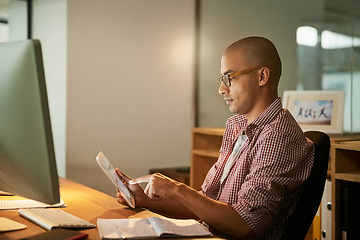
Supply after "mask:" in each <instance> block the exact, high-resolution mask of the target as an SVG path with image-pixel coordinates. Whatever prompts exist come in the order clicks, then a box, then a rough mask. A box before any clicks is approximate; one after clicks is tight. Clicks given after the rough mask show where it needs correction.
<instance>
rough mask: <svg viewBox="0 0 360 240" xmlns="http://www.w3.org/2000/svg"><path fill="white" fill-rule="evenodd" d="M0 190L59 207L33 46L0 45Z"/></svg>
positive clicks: (45, 103) (39, 56) (47, 119)
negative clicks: (55, 204)
mask: <svg viewBox="0 0 360 240" xmlns="http://www.w3.org/2000/svg"><path fill="white" fill-rule="evenodd" d="M0 190H1V191H5V192H9V193H12V194H15V195H19V196H22V197H27V198H30V199H33V200H37V201H40V202H44V203H48V204H54V203H58V202H59V201H60V196H59V182H58V175H57V169H56V162H55V152H54V144H53V137H52V130H51V122H50V114H49V106H48V99H47V92H46V85H45V74H44V68H43V61H42V52H41V45H40V42H39V41H38V40H24V41H16V42H6V43H0Z"/></svg>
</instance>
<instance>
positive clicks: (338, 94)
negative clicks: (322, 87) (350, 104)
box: [283, 91, 345, 133]
mask: <svg viewBox="0 0 360 240" xmlns="http://www.w3.org/2000/svg"><path fill="white" fill-rule="evenodd" d="M344 96H345V95H344V92H343V91H284V95H283V106H284V108H287V109H288V110H289V111H290V113H291V114H292V115H293V117H294V118H295V120H296V121H297V122H298V123H299V125H300V127H301V128H302V130H303V131H311V130H314V131H323V132H325V133H342V130H343V120H344Z"/></svg>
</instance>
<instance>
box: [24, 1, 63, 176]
mask: <svg viewBox="0 0 360 240" xmlns="http://www.w3.org/2000/svg"><path fill="white" fill-rule="evenodd" d="M66 6H67V1H66V0H33V18H32V21H33V28H32V37H33V38H34V39H40V41H41V44H42V52H43V61H44V69H45V77H46V85H47V92H48V100H49V108H50V116H51V123H52V130H53V139H54V145H55V156H56V161H57V168H58V174H59V175H60V176H62V177H65V176H66V172H65V170H66V71H67V70H66V60H67V59H66V31H67V29H66V19H67V17H66V11H67V8H66ZM25 26H26V25H25Z"/></svg>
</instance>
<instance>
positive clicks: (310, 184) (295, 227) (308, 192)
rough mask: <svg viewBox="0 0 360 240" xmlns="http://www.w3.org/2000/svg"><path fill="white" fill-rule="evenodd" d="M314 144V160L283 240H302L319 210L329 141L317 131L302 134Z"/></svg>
mask: <svg viewBox="0 0 360 240" xmlns="http://www.w3.org/2000/svg"><path fill="white" fill-rule="evenodd" d="M304 134H305V136H306V137H308V138H309V139H310V140H311V141H313V142H314V144H315V159H314V165H313V167H312V169H311V173H310V176H309V178H308V179H307V180H306V182H305V183H304V188H303V191H302V193H301V195H300V198H299V202H298V204H297V206H296V208H295V210H294V212H293V213H292V215H291V216H290V218H289V221H288V223H287V225H286V227H285V230H284V233H283V235H282V238H281V239H283V240H288V239H292V240H293V239H301V240H303V239H304V238H305V236H306V234H307V232H308V230H309V227H310V225H311V223H312V221H313V219H314V217H315V214H316V212H317V210H318V208H319V205H320V202H321V199H322V195H323V192H324V186H325V180H326V174H327V169H328V162H329V151H330V139H329V137H328V136H327V135H326V134H325V133H323V132H318V131H308V132H305V133H304Z"/></svg>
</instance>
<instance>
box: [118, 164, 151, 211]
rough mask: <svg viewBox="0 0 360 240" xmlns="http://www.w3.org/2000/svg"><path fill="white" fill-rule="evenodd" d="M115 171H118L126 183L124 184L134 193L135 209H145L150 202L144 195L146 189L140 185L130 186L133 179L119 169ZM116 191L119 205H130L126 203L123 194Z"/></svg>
mask: <svg viewBox="0 0 360 240" xmlns="http://www.w3.org/2000/svg"><path fill="white" fill-rule="evenodd" d="M115 171H116V173H117V175H119V177H120V178H121V180H122V181H123V182H124V184H125V185H127V187H128V188H129V189H130V191H131V192H132V193H133V195H134V197H135V207H144V204H145V202H146V201H147V200H150V199H149V198H148V197H147V196H146V194H145V193H144V189H143V188H142V187H141V186H140V185H139V184H129V181H131V180H132V178H130V177H128V176H127V175H126V174H125V173H123V172H122V171H120V170H119V169H118V168H116V169H115ZM116 191H117V194H116V197H117V201H118V203H120V204H122V205H128V204H127V203H126V201H125V199H124V198H123V196H122V195H121V193H120V192H119V190H118V189H116Z"/></svg>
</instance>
